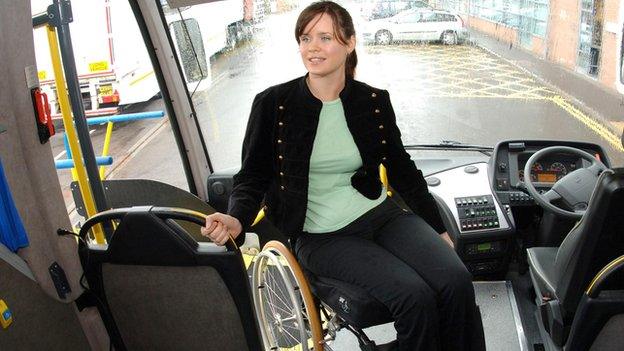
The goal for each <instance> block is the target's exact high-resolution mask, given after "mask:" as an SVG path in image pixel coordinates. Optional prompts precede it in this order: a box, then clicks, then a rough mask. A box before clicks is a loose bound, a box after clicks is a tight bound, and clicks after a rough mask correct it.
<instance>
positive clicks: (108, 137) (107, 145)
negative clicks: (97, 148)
mask: <svg viewBox="0 0 624 351" xmlns="http://www.w3.org/2000/svg"><path fill="white" fill-rule="evenodd" d="M114 125H115V123H113V122H108V124H107V125H106V136H105V137H104V147H102V156H108V149H109V148H110V142H111V136H112V135H113V126H114ZM105 169H106V166H100V179H104V170H105Z"/></svg>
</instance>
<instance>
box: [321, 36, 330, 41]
mask: <svg viewBox="0 0 624 351" xmlns="http://www.w3.org/2000/svg"><path fill="white" fill-rule="evenodd" d="M321 40H323V41H330V40H331V37H322V38H321Z"/></svg>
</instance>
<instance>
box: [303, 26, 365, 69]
mask: <svg viewBox="0 0 624 351" xmlns="http://www.w3.org/2000/svg"><path fill="white" fill-rule="evenodd" d="M354 48H355V38H354V37H351V38H349V40H348V41H347V45H344V44H341V43H340V42H339V41H338V39H337V38H336V36H335V35H334V26H333V23H332V20H331V17H329V16H327V15H324V14H319V15H316V17H314V19H313V20H312V21H310V23H308V25H307V26H306V28H305V29H304V31H303V34H302V35H301V36H300V37H299V52H300V53H301V59H302V60H303V64H304V65H305V67H306V69H307V70H308V72H309V73H310V77H314V78H320V77H332V76H335V77H340V75H341V74H344V71H345V67H344V66H345V62H346V60H347V55H348V54H349V53H351V51H353V49H354Z"/></svg>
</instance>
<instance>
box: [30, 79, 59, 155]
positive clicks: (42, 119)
mask: <svg viewBox="0 0 624 351" xmlns="http://www.w3.org/2000/svg"><path fill="white" fill-rule="evenodd" d="M31 97H32V101H33V106H34V109H35V119H36V122H37V132H38V133H39V141H40V142H41V143H42V144H45V143H46V142H47V141H48V140H49V139H50V137H51V136H52V135H54V134H55V133H56V131H55V130H54V123H52V112H51V110H50V104H49V103H48V95H46V93H43V92H41V89H39V88H34V89H32V90H31Z"/></svg>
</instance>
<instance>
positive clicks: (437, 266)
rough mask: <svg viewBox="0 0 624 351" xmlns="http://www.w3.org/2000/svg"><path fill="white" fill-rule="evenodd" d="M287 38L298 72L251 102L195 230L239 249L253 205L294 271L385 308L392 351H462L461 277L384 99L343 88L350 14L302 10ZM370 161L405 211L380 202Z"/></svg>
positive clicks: (471, 325) (350, 47) (477, 337)
mask: <svg viewBox="0 0 624 351" xmlns="http://www.w3.org/2000/svg"><path fill="white" fill-rule="evenodd" d="M295 38H296V40H297V42H298V43H299V50H300V53H301V58H302V60H303V64H304V65H305V67H306V69H307V71H308V74H307V75H306V76H304V77H301V78H297V79H295V80H292V81H290V82H287V83H283V84H280V85H277V86H274V87H271V88H269V89H267V90H265V91H263V92H262V93H260V94H258V95H257V96H256V98H255V100H254V102H253V105H252V109H251V115H250V119H249V124H248V127H247V132H246V136H245V140H244V143H243V157H242V166H241V170H240V172H239V173H238V174H237V175H236V176H235V177H234V189H233V192H232V195H231V197H230V204H229V210H228V214H222V213H215V214H213V215H210V216H208V217H207V218H206V227H205V228H203V229H202V233H203V234H204V235H206V236H208V237H210V238H211V239H212V240H213V241H214V242H216V243H217V244H220V245H222V244H224V243H225V241H226V240H227V239H228V237H232V238H235V239H239V241H240V239H241V238H242V236H241V235H240V233H241V232H242V230H243V229H246V228H248V227H249V226H250V224H251V222H252V220H253V219H254V217H255V215H256V214H257V212H258V210H259V209H260V204H261V202H262V201H264V205H265V207H264V208H265V212H266V214H267V216H268V217H269V219H270V220H271V221H272V223H273V224H275V225H276V226H277V227H278V228H279V229H280V230H281V231H282V232H283V233H284V234H286V235H288V236H289V237H290V238H291V242H294V243H295V245H294V246H295V253H296V255H297V257H298V259H299V262H300V263H301V264H302V265H303V266H304V267H306V268H307V269H308V270H309V271H311V272H312V273H314V274H317V275H320V276H325V277H330V278H334V279H339V280H343V281H348V282H349V283H352V284H355V285H357V286H360V287H362V288H364V289H366V290H367V291H368V292H369V293H370V294H371V295H372V296H373V297H375V298H376V299H378V300H379V301H381V302H382V303H383V304H385V306H387V307H388V309H389V311H390V312H391V313H392V315H393V317H394V318H395V328H396V330H397V343H398V349H399V350H405V351H407V350H409V351H413V350H437V349H443V350H454V351H458V350H466V349H472V347H471V345H473V344H479V342H482V338H483V336H482V334H481V332H480V330H481V329H480V328H479V326H480V320H479V318H478V314H477V313H476V312H475V311H476V305H475V301H474V291H473V287H472V279H471V275H470V274H469V273H468V271H467V270H466V268H465V267H464V265H463V264H462V262H461V260H460V259H459V258H458V257H457V255H456V254H455V252H454V251H453V250H452V246H453V243H452V241H451V239H450V238H449V235H448V234H447V232H446V230H445V228H444V224H443V222H442V219H441V217H440V215H439V213H438V210H437V207H436V203H435V200H434V199H433V197H432V196H431V194H430V193H429V192H428V189H427V185H426V182H425V180H424V178H423V175H422V173H421V172H420V171H419V170H418V169H417V168H416V166H415V165H414V163H413V162H412V161H411V160H410V156H409V155H408V154H407V153H406V152H405V150H404V148H403V144H402V142H401V135H400V132H399V129H398V127H397V125H396V122H395V115H394V112H393V110H392V106H391V104H390V98H389V95H388V92H387V91H385V90H380V89H376V88H373V87H370V86H368V85H366V84H364V83H361V82H358V81H356V80H354V79H353V77H354V73H355V67H356V65H357V56H356V53H355V30H354V28H353V22H352V19H351V17H350V15H349V14H348V12H347V11H346V10H345V9H344V8H342V7H341V6H339V5H337V4H335V3H333V2H329V1H323V2H317V3H313V4H311V5H310V6H308V7H307V8H306V9H304V10H303V12H302V13H301V14H300V15H299V18H298V20H297V24H296V28H295ZM380 163H383V164H384V165H385V167H386V169H387V170H388V176H389V182H390V184H392V185H393V187H394V189H395V190H396V191H397V192H398V193H399V194H400V195H401V197H402V198H403V199H404V200H405V202H406V204H407V205H408V206H409V208H410V209H411V210H412V212H413V213H408V212H407V211H404V210H402V209H401V208H400V207H399V206H397V204H396V203H395V202H394V201H393V200H391V199H390V198H387V195H386V191H385V189H383V186H382V185H381V182H380V180H379V172H378V167H379V164H380ZM475 321H478V323H476V322H475ZM477 324H478V325H477Z"/></svg>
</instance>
